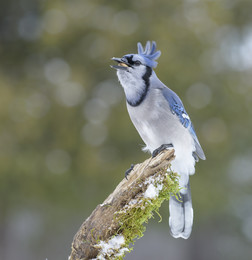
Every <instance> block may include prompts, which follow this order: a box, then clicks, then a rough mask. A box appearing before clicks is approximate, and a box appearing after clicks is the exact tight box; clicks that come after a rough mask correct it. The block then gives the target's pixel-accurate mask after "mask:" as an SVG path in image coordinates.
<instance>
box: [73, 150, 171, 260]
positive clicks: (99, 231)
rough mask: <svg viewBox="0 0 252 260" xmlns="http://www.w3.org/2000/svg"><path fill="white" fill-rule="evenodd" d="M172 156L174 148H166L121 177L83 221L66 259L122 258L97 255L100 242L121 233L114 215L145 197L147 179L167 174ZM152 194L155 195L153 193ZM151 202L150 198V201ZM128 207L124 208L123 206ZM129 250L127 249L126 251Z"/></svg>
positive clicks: (120, 224)
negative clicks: (111, 190)
mask: <svg viewBox="0 0 252 260" xmlns="http://www.w3.org/2000/svg"><path fill="white" fill-rule="evenodd" d="M173 159H174V150H165V151H163V152H161V153H160V154H158V155H157V156H156V157H154V158H149V159H147V160H146V161H144V162H143V163H140V164H137V165H135V166H134V168H133V170H132V171H131V172H130V174H129V176H128V180H127V179H125V178H124V179H123V180H122V181H121V182H120V183H119V184H118V186H117V187H116V189H115V190H114V191H113V193H111V194H110V195H109V196H108V197H107V199H106V200H105V201H104V202H103V203H102V204H99V205H98V206H97V207H96V208H95V210H94V211H93V212H92V214H91V215H90V216H89V217H88V218H87V219H86V220H85V221H84V223H83V224H82V225H81V227H80V229H79V230H78V232H77V233H76V235H75V236H74V239H73V242H72V250H71V254H70V256H69V260H80V259H81V260H82V259H94V258H95V259H121V257H112V255H113V254H111V255H110V257H108V258H107V257H103V258H102V257H100V258H96V257H97V256H98V255H99V253H100V250H101V249H100V248H99V243H100V241H108V240H109V239H111V238H112V237H114V236H115V235H118V234H121V233H123V230H121V226H122V223H121V222H120V219H118V218H116V217H115V216H116V215H117V213H118V212H124V211H123V210H125V208H127V207H129V206H128V205H131V204H133V203H132V201H136V199H138V200H139V198H143V199H141V200H144V198H145V197H146V196H145V195H146V193H145V192H146V190H147V188H148V182H149V183H150V181H146V180H147V179H148V178H150V177H151V176H152V177H151V178H152V180H153V179H154V180H155V179H157V178H159V180H160V176H162V175H164V174H167V169H168V167H169V165H170V163H171V161H172V160H173ZM154 195H155V194H154ZM150 201H151V200H150ZM126 206H127V207H126ZM125 251H128V250H125Z"/></svg>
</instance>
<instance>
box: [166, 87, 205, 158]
mask: <svg viewBox="0 0 252 260" xmlns="http://www.w3.org/2000/svg"><path fill="white" fill-rule="evenodd" d="M162 93H163V96H164V97H165V99H166V100H167V102H168V103H169V106H170V109H171V112H172V113H173V114H175V115H177V117H178V118H179V120H180V122H181V124H182V125H183V126H184V127H185V128H188V130H189V132H190V134H191V135H192V137H193V140H194V143H195V148H196V154H197V155H198V156H199V158H201V159H202V160H205V159H206V157H205V154H204V152H203V150H202V148H201V146H200V143H199V140H198V138H197V135H196V132H195V130H194V127H193V124H192V122H191V120H190V117H189V116H188V114H187V112H186V110H185V108H184V106H183V103H182V101H181V99H180V98H179V97H178V95H177V94H176V93H175V92H173V91H172V90H171V89H169V88H166V87H165V88H163V89H162Z"/></svg>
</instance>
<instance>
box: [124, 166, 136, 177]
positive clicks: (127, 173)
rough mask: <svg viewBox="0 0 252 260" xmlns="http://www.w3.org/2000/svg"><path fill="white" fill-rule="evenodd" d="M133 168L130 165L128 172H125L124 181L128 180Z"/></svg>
mask: <svg viewBox="0 0 252 260" xmlns="http://www.w3.org/2000/svg"><path fill="white" fill-rule="evenodd" d="M134 166H135V165H134V164H131V166H130V168H129V169H128V170H126V172H125V179H126V180H128V175H129V174H130V172H131V171H132V170H133V168H134Z"/></svg>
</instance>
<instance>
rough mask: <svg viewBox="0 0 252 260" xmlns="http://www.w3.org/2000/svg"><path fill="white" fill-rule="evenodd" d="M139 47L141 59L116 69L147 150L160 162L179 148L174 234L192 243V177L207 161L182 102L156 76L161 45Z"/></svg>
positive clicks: (129, 57)
mask: <svg viewBox="0 0 252 260" xmlns="http://www.w3.org/2000/svg"><path fill="white" fill-rule="evenodd" d="M137 47H138V53H136V54H126V55H124V56H123V57H122V58H115V57H113V58H112V60H113V61H114V62H115V64H116V65H111V67H112V68H114V69H116V71H117V72H116V73H117V77H118V80H119V82H120V84H121V86H122V88H123V90H124V93H125V97H126V106H127V110H128V114H129V116H130V119H131V121H132V123H133V125H134V126H135V128H136V130H137V131H138V133H139V135H140V137H141V138H142V140H143V142H144V143H145V147H144V148H143V150H144V151H148V152H150V153H151V154H152V156H153V157H154V156H156V155H157V154H158V153H159V152H161V151H162V150H164V149H174V154H175V159H174V160H173V161H172V162H171V169H172V171H174V172H176V173H178V176H179V186H180V191H179V194H177V195H172V196H171V198H170V200H169V213H170V216H169V226H170V233H171V235H172V236H173V237H174V238H179V237H180V238H184V239H187V238H189V237H190V235H191V231H192V226H193V207H192V198H191V189H190V183H189V176H190V175H193V174H194V173H195V162H198V161H199V159H202V160H205V159H206V156H205V154H204V152H203V149H202V147H201V145H200V143H199V140H198V138H197V135H196V132H195V130H194V127H193V124H192V121H191V119H190V117H189V115H188V114H187V112H186V110H185V108H184V105H183V103H182V101H181V99H180V98H179V96H178V95H177V94H176V93H175V92H174V91H173V90H171V89H170V88H168V87H167V86H166V85H165V84H164V83H162V81H161V80H160V79H159V78H158V77H157V75H156V73H155V71H154V68H156V67H157V61H156V60H157V59H158V58H159V57H160V55H161V51H159V50H157V49H156V42H155V41H152V42H150V41H147V43H146V45H145V47H143V45H142V44H141V43H140V42H138V43H137ZM132 166H133V165H132ZM132 166H131V168H130V170H131V169H132ZM128 173H129V171H128V172H127V174H128Z"/></svg>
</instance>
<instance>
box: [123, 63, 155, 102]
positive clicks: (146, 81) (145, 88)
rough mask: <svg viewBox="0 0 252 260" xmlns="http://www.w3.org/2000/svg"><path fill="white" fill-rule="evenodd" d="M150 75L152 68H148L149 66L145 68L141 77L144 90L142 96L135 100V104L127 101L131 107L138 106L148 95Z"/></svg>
mask: <svg viewBox="0 0 252 260" xmlns="http://www.w3.org/2000/svg"><path fill="white" fill-rule="evenodd" d="M151 74H152V68H151V67H149V66H146V72H145V74H144V75H143V77H142V79H143V80H144V85H145V87H144V90H143V93H142V95H141V96H140V98H139V99H138V100H136V101H135V102H131V101H129V100H128V99H127V103H128V104H129V105H130V106H132V107H137V106H139V105H140V104H141V103H142V102H143V101H144V99H145V98H146V95H147V93H148V90H149V87H150V76H151Z"/></svg>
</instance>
